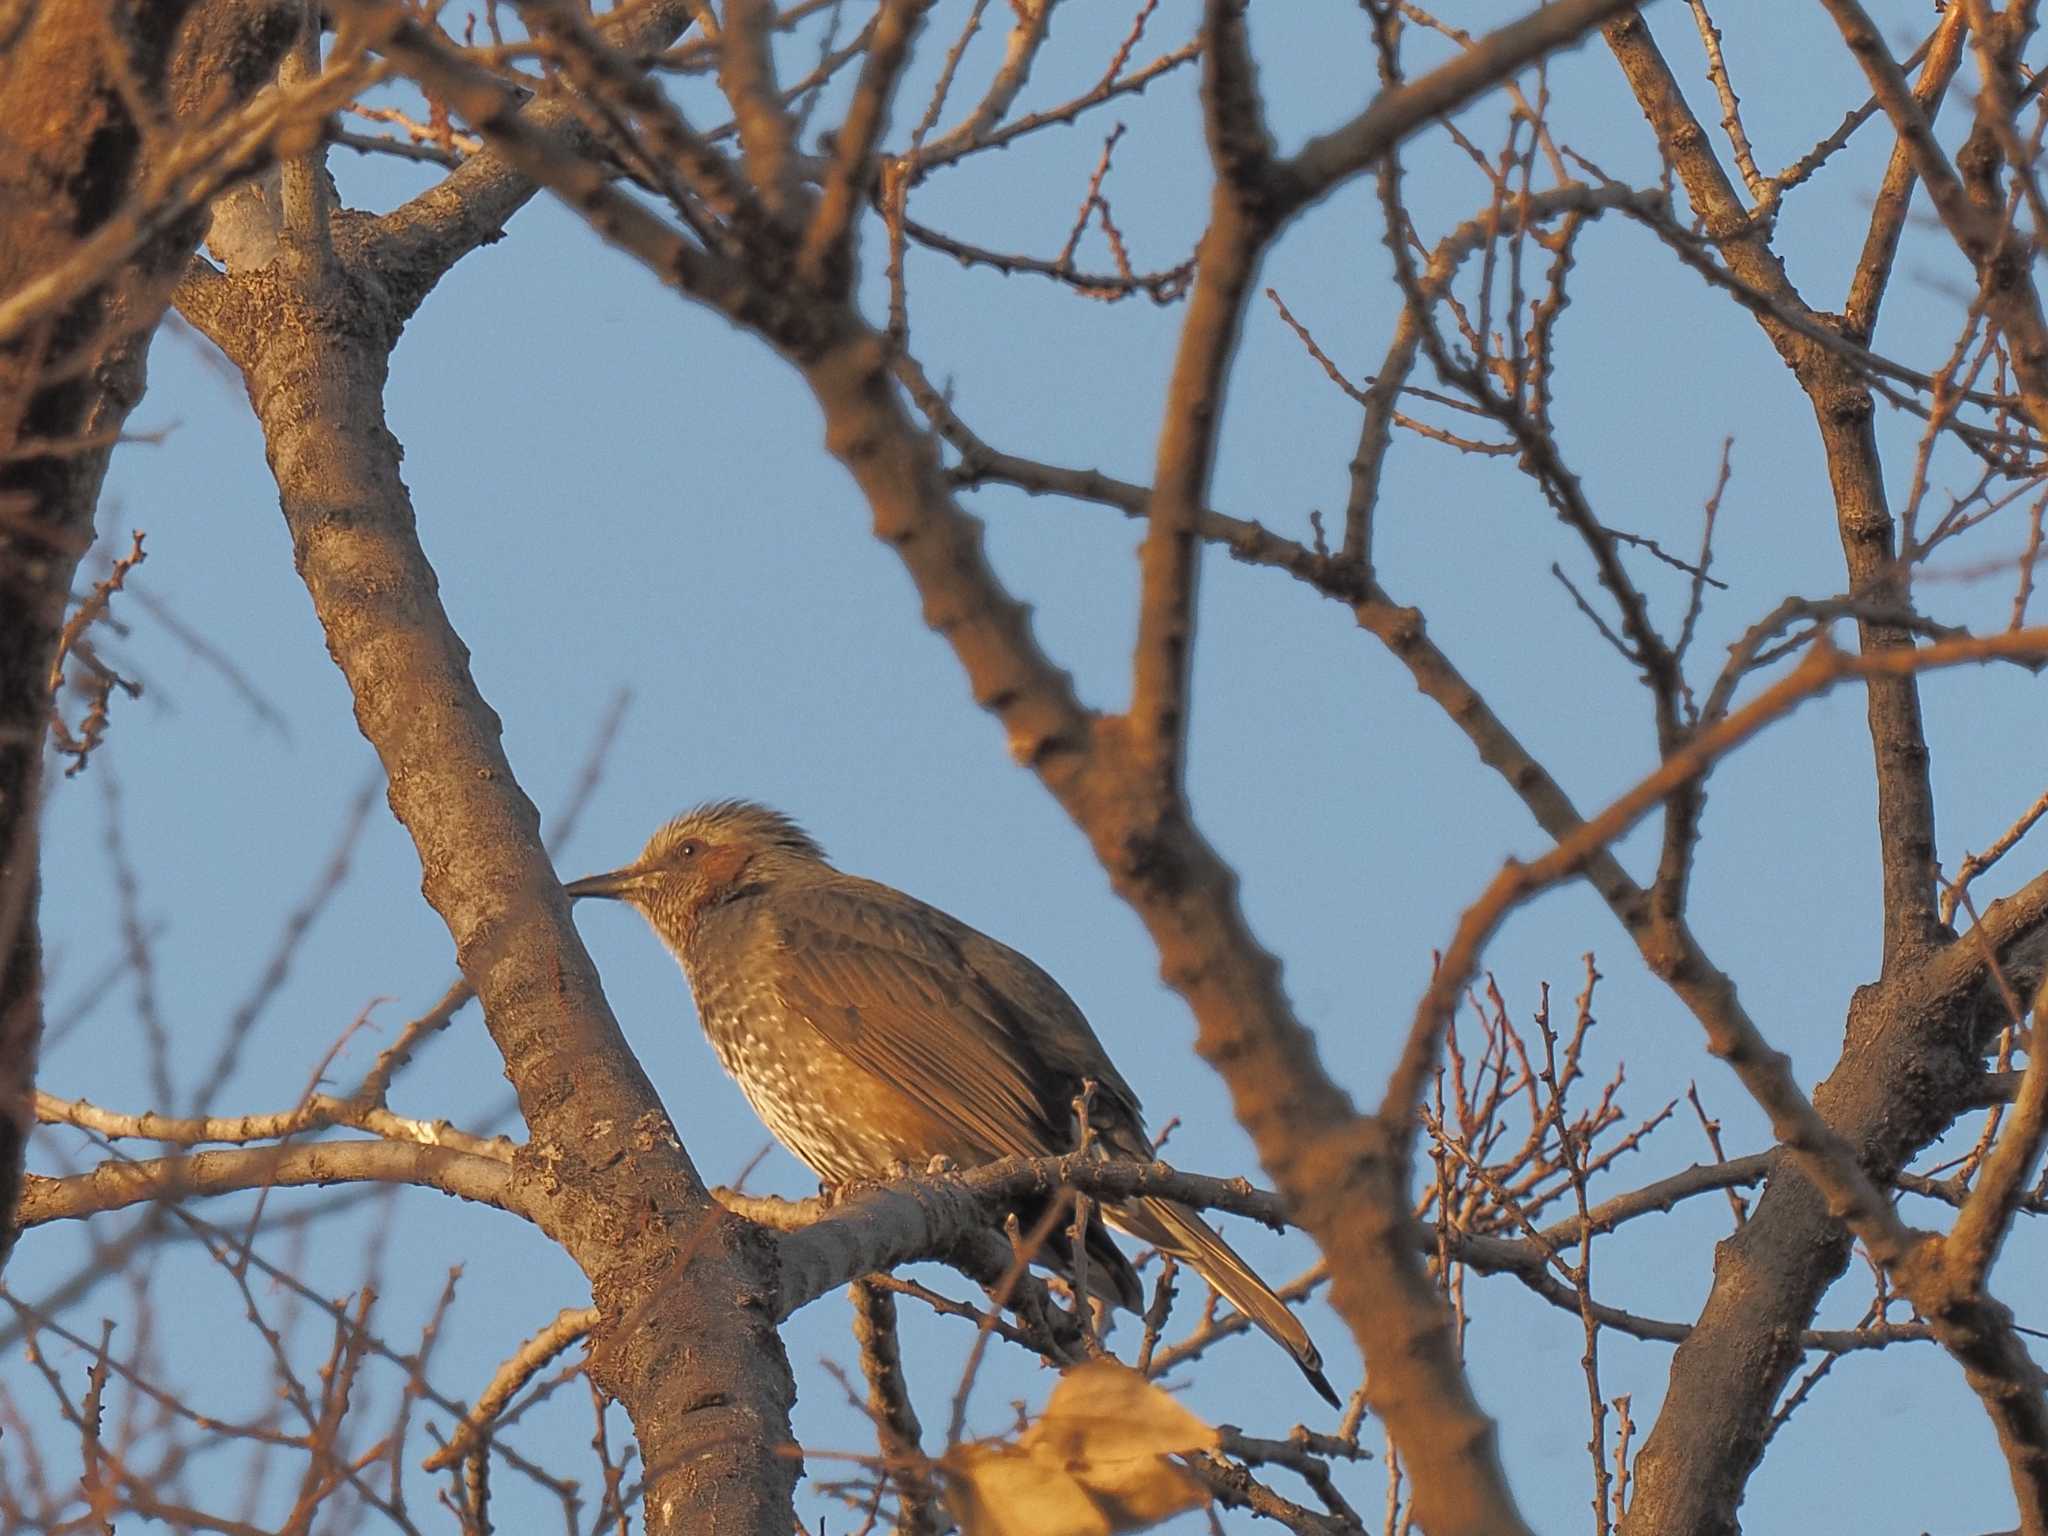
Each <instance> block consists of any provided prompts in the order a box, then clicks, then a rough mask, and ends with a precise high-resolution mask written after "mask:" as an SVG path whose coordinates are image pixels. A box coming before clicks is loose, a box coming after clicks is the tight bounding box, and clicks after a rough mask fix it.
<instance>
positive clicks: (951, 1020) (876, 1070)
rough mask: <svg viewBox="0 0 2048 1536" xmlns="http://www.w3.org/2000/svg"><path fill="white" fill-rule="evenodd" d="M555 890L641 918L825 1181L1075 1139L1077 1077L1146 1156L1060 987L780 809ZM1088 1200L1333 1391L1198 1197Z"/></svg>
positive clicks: (746, 815)
mask: <svg viewBox="0 0 2048 1536" xmlns="http://www.w3.org/2000/svg"><path fill="white" fill-rule="evenodd" d="M568 890H569V893H570V895H572V896H600V897H608V898H612V899H616V900H621V901H625V902H628V903H630V904H631V905H632V906H634V907H635V908H637V909H638V910H639V911H640V913H641V915H642V916H644V917H645V918H646V919H647V921H648V923H649V924H650V925H651V926H652V927H653V929H654V931H655V933H656V934H657V935H659V936H660V938H661V940H662V942H663V943H664V944H666V945H667V946H668V948H669V950H670V951H671V952H672V953H673V954H674V955H675V957H676V958H677V959H678V960H679V961H681V962H682V967H683V970H684V972H685V974H687V975H688V977H689V981H690V990H691V991H692V993H694V994H695V996H696V999H697V1014H698V1017H699V1018H700V1019H701V1020H702V1021H703V1025H704V1032H705V1034H706V1035H707V1036H708V1037H709V1038H710V1041H711V1045H712V1048H713V1049H714V1050H715V1051H716V1052H717V1053H718V1059H719V1061H720V1062H721V1063H722V1064H723V1065H724V1067H725V1069H726V1071H728V1072H730V1073H731V1074H732V1075H733V1077H734V1078H736V1079H737V1080H738V1082H739V1085H740V1087H741V1089H742V1090H743V1091H744V1092H745V1093H746V1096H747V1099H748V1101H749V1102H750V1103H751V1104H752V1105H753V1106H754V1111H755V1113H757V1114H758V1115H760V1117H761V1119H762V1120H763V1121H765V1122H766V1124H767V1126H768V1129H769V1130H770V1131H772V1132H773V1133H774V1135H775V1137H776V1139H777V1140H779V1141H780V1142H781V1143H782V1144H783V1145H784V1146H786V1147H788V1148H789V1149H790V1151H792V1152H794V1153H795V1154H796V1155H797V1156H798V1157H800V1158H802V1159H803V1161H804V1162H806V1163H807V1164H809V1165H810V1167H811V1169H812V1170H813V1171H814V1172H815V1173H817V1174H818V1175H819V1177H821V1178H823V1179H825V1180H827V1181H829V1182H832V1183H848V1182H852V1181H854V1180H859V1179H877V1178H886V1177H888V1176H889V1175H890V1174H891V1172H892V1171H893V1170H894V1169H896V1168H897V1167H899V1166H902V1165H906V1164H907V1165H908V1166H910V1167H912V1168H918V1169H922V1168H923V1167H925V1166H926V1164H928V1163H929V1162H930V1161H931V1159H932V1158H934V1157H937V1156H944V1157H947V1158H950V1159H951V1160H952V1161H953V1162H954V1163H955V1164H957V1165H959V1166H961V1167H972V1166H974V1165H976V1164H979V1163H986V1162H990V1161H993V1160H994V1159H996V1158H1000V1157H1006V1156H1013V1155H1014V1156H1019V1157H1042V1156H1046V1155H1048V1154H1058V1153H1062V1152H1067V1151H1071V1150H1072V1148H1073V1144H1074V1134H1075V1125H1074V1113H1073V1102H1074V1099H1075V1097H1076V1096H1077V1095H1078V1094H1079V1093H1080V1092H1081V1091H1082V1085H1083V1084H1084V1083H1086V1082H1090V1081H1092V1082H1093V1083H1094V1084H1095V1085H1096V1086H1095V1096H1094V1099H1093V1101H1092V1106H1091V1109H1090V1112H1089V1124H1090V1126H1091V1128H1092V1129H1093V1131H1094V1132H1095V1139H1096V1142H1097V1145H1098V1147H1099V1148H1100V1149H1101V1150H1102V1151H1103V1152H1104V1154H1105V1155H1114V1156H1122V1157H1131V1158H1137V1159H1141V1160H1146V1161H1149V1160H1150V1159H1151V1156H1152V1151H1151V1143H1150V1142H1149V1140H1148V1139H1147V1138H1146V1135H1145V1128H1144V1121H1143V1119H1142V1117H1141V1116H1140V1114H1139V1111H1138V1096H1137V1094H1135V1093H1134V1092H1132V1090H1131V1085H1130V1084H1129V1083H1127V1082H1125V1081H1124V1079H1123V1075H1122V1074H1121V1073H1120V1072H1118V1071H1117V1069H1116V1068H1115V1067H1114V1066H1113V1065H1111V1063H1110V1060H1109V1057H1108V1055H1107V1054H1106V1053H1105V1052H1104V1051H1103V1049H1102V1043H1101V1042H1100V1041H1099V1040H1097V1039H1096V1038H1095V1031H1094V1030H1092V1029H1091V1028H1089V1026H1088V1020H1087V1019H1086V1018H1085V1017H1083V1016H1082V1013H1081V1010H1080V1009H1079V1008H1078V1007H1077V1006H1075V1004H1074V1000H1073V999H1072V998H1070V997H1068V996H1067V994H1066V993H1065V992H1064V991H1062V990H1061V988H1060V985H1059V983H1058V982H1056V981H1054V980H1053V979H1052V978H1051V977H1050V976H1048V975H1046V973H1045V972H1044V971H1042V970H1040V969H1039V968H1038V967H1037V966H1036V965H1034V964H1032V963H1031V961H1029V960H1027V959H1025V957H1024V956H1022V955H1020V954H1018V953H1017V952H1016V951H1015V950H1013V949H1011V948H1009V947H1008V946H1006V945H1003V944H998V943H997V942H996V941H995V940H994V939H991V938H989V937H988V936H987V935H985V934H982V933H978V932H976V931H975V930H974V929H972V928H970V927H968V926H967V925H966V924H965V923H963V922H960V921H959V920H958V919H956V918H953V917H949V916H947V914H945V913H944V912H941V911H939V910H938V909H937V908H936V907H931V906H927V905H926V904H925V903H924V902H921V901H919V900H917V899H916V898H915V897H911V896H906V895H904V894H903V893H902V892H901V891H897V890H892V889H890V888H889V887H888V886H886V885H879V884H877V883H876V882H874V881H872V880H863V879H860V878H859V877H857V876H854V875H848V874H843V873H841V872H840V871H839V870H837V869H834V868H833V867H832V866H831V865H830V864H828V863H827V862H826V861H825V855H824V852H823V850H822V849H820V848H819V847H818V845H817V844H816V843H815V842H813V841H812V840H811V838H810V837H809V836H808V835H807V834H806V833H805V832H804V831H803V830H802V829H801V828H800V827H798V826H797V825H796V823H795V822H793V821H791V820H790V819H789V818H788V817H786V816H783V815H781V814H780V813H778V812H776V811H771V810H768V809H766V808H765V807H763V806H759V805H754V804H751V803H748V802H746V801H738V800H727V801H721V802H718V803H716V804H713V805H706V806H702V807H700V808H699V809H697V810H694V811H691V812H689V813H688V814H686V815H683V816H679V817H677V818H676V819H675V820H674V821H671V822H670V823H669V824H668V825H667V826H665V827H663V828H662V829H661V830H660V831H659V832H657V833H655V834H654V836H653V838H652V839H651V840H650V841H649V842H648V844H647V846H646V848H645V849H644V850H642V852H641V854H640V857H639V858H638V859H636V860H635V861H634V862H633V863H631V864H629V865H627V866H626V867H624V868H623V869H618V870H614V871H613V872H612V873H610V874H606V875H593V876H591V877H590V878H589V879H586V880H578V881H576V882H575V883H574V884H572V885H570V886H569V887H568ZM1103 1214H1104V1215H1105V1216H1106V1217H1107V1219H1108V1220H1109V1221H1110V1222H1112V1223H1113V1224H1115V1225H1116V1226H1118V1227H1120V1228H1122V1229H1123V1230H1124V1231H1125V1232H1128V1233H1130V1234H1131V1236H1133V1237H1135V1238H1138V1239H1139V1240H1140V1241H1142V1242H1146V1243H1150V1244H1152V1245H1154V1246H1155V1247H1157V1248H1159V1249H1161V1250H1162V1251H1163V1252H1166V1253H1170V1254H1172V1255H1173V1256H1174V1257H1175V1258H1177V1259H1180V1260H1182V1261H1183V1262H1185V1263H1187V1264H1190V1265H1192V1266H1193V1267H1194V1268H1195V1270H1196V1271H1197V1272H1199V1273H1200V1274H1201V1275H1202V1276H1203V1277H1204V1278H1205V1279H1207V1280H1208V1281H1209V1283H1210V1284H1212V1285H1214V1286H1215V1287H1216V1289H1217V1290H1219V1291H1221V1292H1222V1293H1223V1295H1224V1296H1225V1297H1227V1298H1228V1299H1229V1300H1230V1301H1231V1302H1232V1303H1233V1304H1234V1305H1235V1306H1236V1307H1237V1308H1238V1309H1239V1310H1240V1311H1242V1312H1243V1313H1244V1314H1245V1315H1246V1316H1247V1317H1249V1318H1250V1319H1251V1320H1252V1322H1254V1323H1256V1324H1257V1325H1258V1326H1259V1327H1260V1328H1261V1329H1263V1330H1264V1331H1265V1332H1266V1333H1267V1334H1268V1335H1270V1336H1271V1337H1272V1338H1273V1339H1274V1340H1275V1341H1276V1342H1277V1343H1279V1345H1280V1346H1281V1347H1282V1348H1283V1349H1285V1350H1286V1351H1287V1352H1288V1353H1289V1354H1290V1355H1292V1356H1293V1357H1294V1359H1295V1362H1296V1363H1297V1364H1298V1365H1300V1367H1301V1369H1302V1371H1303V1373H1304V1374H1305V1375H1307V1377H1308V1379H1309V1381H1310V1382H1311V1383H1312V1384H1313V1385H1314V1386H1315V1389H1316V1390H1317V1391H1318V1392H1320V1393H1321V1394H1322V1395H1323V1396H1324V1397H1325V1398H1327V1399H1329V1401H1330V1402H1331V1403H1332V1404H1333V1405H1337V1404H1338V1403H1339V1399H1338V1397H1337V1395H1336V1393H1335V1392H1334V1391H1332V1390H1331V1387H1330V1383H1329V1381H1328V1380H1327V1379H1326V1378H1325V1377H1324V1375H1323V1370H1322V1356H1321V1355H1319V1354H1318V1353H1317V1352H1316V1347H1315V1345H1314V1344H1313V1343H1311V1342H1310V1340H1309V1336H1308V1333H1307V1331H1306V1330H1305V1329H1303V1327H1302V1326H1301V1323H1300V1321H1299V1320H1298V1319H1297V1318H1296V1317H1295V1316H1294V1314H1293V1313H1292V1312H1290V1311H1289V1310H1288V1309H1287V1306H1286V1304H1285V1303H1284V1302H1282V1301H1281V1300H1280V1299H1279V1298H1278V1297H1277V1296H1275V1295H1274V1294H1273V1292H1272V1291H1271V1290H1270V1289H1269V1288H1268V1287H1267V1285H1266V1283H1265V1282H1264V1281H1262V1280H1261V1279H1260V1278H1259V1277H1258V1276H1257V1275H1256V1274H1254V1273H1253V1272H1252V1270H1251V1267H1250V1266H1249V1265H1247V1264H1246V1263H1245V1262H1244V1260H1243V1259H1241V1258H1239V1257H1238V1256H1237V1254H1236V1253H1234V1252H1233V1251H1232V1250H1231V1248H1230V1246H1229V1244H1227V1243H1225V1242H1224V1241H1223V1239H1222V1238H1220V1237H1218V1236H1217V1235H1216V1233H1215V1232H1213V1231H1211V1230H1210V1228H1209V1226H1208V1225H1207V1223H1205V1222H1204V1221H1203V1220H1202V1218H1201V1217H1200V1216H1199V1215H1197V1214H1196V1213H1195V1212H1194V1211H1193V1210H1191V1209H1189V1208H1188V1207H1186V1206H1184V1205H1180V1204H1178V1203H1176V1202H1174V1201H1171V1200H1161V1199H1154V1198H1150V1197H1146V1198H1141V1199H1136V1200H1128V1201H1123V1202H1119V1203H1115V1204H1111V1205H1107V1206H1106V1207H1105V1208H1104V1212H1103ZM1055 1241H1056V1245H1061V1244H1064V1241H1065V1239H1064V1234H1060V1235H1057V1236H1056V1239H1055ZM1087 1243H1088V1254H1089V1272H1090V1280H1091V1289H1099V1290H1100V1291H1101V1292H1102V1293H1103V1295H1104V1298H1105V1299H1106V1300H1110V1301H1114V1302H1116V1303H1119V1304H1121V1305H1123V1306H1125V1307H1128V1308H1130V1309H1132V1310H1134V1311H1135V1310H1139V1309H1141V1308H1142V1306H1143V1304H1144V1295H1143V1292H1142V1290H1141V1289H1140V1288H1139V1285H1138V1277H1137V1275H1136V1274H1135V1273H1134V1272H1133V1270H1132V1269H1131V1266H1130V1262H1129V1260H1127V1259H1126V1258H1124V1256H1123V1254H1122V1253H1121V1252H1120V1251H1118V1249H1117V1248H1116V1246H1115V1245H1114V1244H1113V1243H1111V1242H1110V1241H1109V1239H1108V1237H1107V1235H1106V1234H1104V1233H1102V1232H1101V1231H1100V1230H1099V1229H1097V1230H1094V1231H1091V1232H1090V1233H1089V1234H1088V1239H1087ZM1060 1252H1061V1253H1062V1254H1063V1253H1064V1248H1063V1247H1061V1248H1060Z"/></svg>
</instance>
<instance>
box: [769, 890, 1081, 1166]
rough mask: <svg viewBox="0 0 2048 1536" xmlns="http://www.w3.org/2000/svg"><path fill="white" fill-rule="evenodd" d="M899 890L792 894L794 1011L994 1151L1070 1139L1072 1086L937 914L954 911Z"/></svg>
mask: <svg viewBox="0 0 2048 1536" xmlns="http://www.w3.org/2000/svg"><path fill="white" fill-rule="evenodd" d="M875 889H877V890H880V889H884V888H879V887H878V888H875ZM889 894H890V895H892V896H896V903H885V902H882V901H878V900H876V898H875V896H874V895H873V894H872V893H871V892H870V891H867V890H863V891H862V892H861V893H859V894H858V895H857V896H855V895H848V894H842V893H839V892H837V891H833V890H830V889H817V890H807V891H802V892H785V893H783V895H782V897H781V898H780V899H779V900H778V901H777V903H776V914H775V926H776V937H777V940H778V943H777V946H776V952H775V957H774V960H773V961H772V965H773V974H774V981H775V988H776V991H777V993H778V994H779V996H780V998H781V1001H782V1004H783V1006H784V1007H786V1008H787V1009H788V1010H789V1011H790V1012H792V1013H794V1014H796V1015H797V1016H799V1017H800V1018H802V1019H803V1020H804V1021H805V1022H807V1023H808V1024H809V1025H810V1026H811V1027H812V1028H813V1029H815V1030H816V1031H817V1032H818V1033H819V1035H820V1036H822V1037H823V1039H824V1042H825V1043H826V1044H828V1045H829V1046H831V1047H832V1048H833V1049H834V1050H837V1051H839V1052H840V1053H841V1054H843V1055H844V1056H846V1057H847V1058H849V1059H850V1060H852V1061H853V1062H855V1063H856V1064H858V1065H859V1066H860V1067H862V1068H863V1069H865V1070H866V1071H868V1072H871V1073H873V1074H874V1075H875V1076H877V1077H879V1078H881V1079H883V1080H884V1081H886V1082H888V1083H890V1084H893V1085H894V1086H895V1087H897V1088H898V1089H899V1090H900V1091H901V1092H903V1093H904V1094H905V1095H906V1096H907V1097H908V1098H910V1099H911V1100H912V1101H913V1102H915V1103H916V1104H917V1105H918V1106H919V1107H920V1108H921V1109H923V1110H924V1111H925V1112H927V1113H928V1114H930V1115H932V1116H934V1117H935V1118H937V1119H939V1120H941V1121H943V1122H945V1123H947V1124H950V1125H952V1126H954V1127H955V1128H957V1129H958V1130H959V1131H960V1132H961V1133H962V1134H963V1135H964V1136H965V1137H966V1138H967V1139H968V1140H969V1141H971V1142H972V1143H974V1144H976V1145H978V1146H980V1147H981V1148H983V1149H984V1150H985V1151H986V1152H987V1154H988V1155H989V1156H991V1157H1001V1156H1005V1155H1016V1156H1021V1157H1033V1156H1039V1155H1042V1154H1044V1153H1046V1152H1048V1151H1051V1150H1053V1149H1055V1148H1059V1147H1063V1146H1065V1145H1066V1143H1067V1141H1068V1139H1069V1133H1068V1130H1067V1125H1068V1121H1069V1119H1070V1117H1071V1111H1070V1110H1069V1108H1068V1105H1067V1096H1068V1095H1070V1094H1071V1092H1072V1089H1071V1088H1070V1087H1069V1086H1068V1085H1066V1084H1063V1083H1056V1082H1053V1081H1051V1080H1050V1077H1049V1075H1048V1074H1046V1073H1044V1072H1043V1071H1038V1070H1034V1067H1033V1064H1032V1060H1031V1057H1030V1055H1029V1054H1028V1052H1027V1049H1026V1048H1025V1046H1024V1043H1023V1042H1022V1040H1020V1038H1019V1037H1018V1034H1017V1031H1016V1029H1015V1027H1014V1022H1013V1021H1012V1020H1011V1019H1009V1018H1008V1017H1007V1013H1008V1009H1007V1005H1006V1004H1005V1003H1004V1001H1003V999H1002V998H1001V996H1000V995H999V994H997V993H996V992H995V991H994V990H993V989H991V988H990V987H989V986H988V985H987V984H986V983H985V982H984V981H983V980H982V979H981V978H980V977H979V976H978V975H977V973H976V972H975V971H974V969H973V968H972V967H971V966H969V965H968V964H967V963H966V961H965V960H964V959H963V957H962V956H961V954H960V951H959V947H958V945H957V944H956V943H954V942H953V940H952V938H951V937H950V936H949V935H948V934H947V933H946V931H945V929H944V927H943V926H942V925H940V924H937V923H934V922H932V921H930V918H932V917H941V916H943V914H938V913H936V912H931V911H930V909H925V908H923V907H922V904H920V903H916V902H914V901H913V900H912V899H911V898H909V897H904V896H900V895H897V893H894V892H890V893H889ZM899 904H900V906H899Z"/></svg>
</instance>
